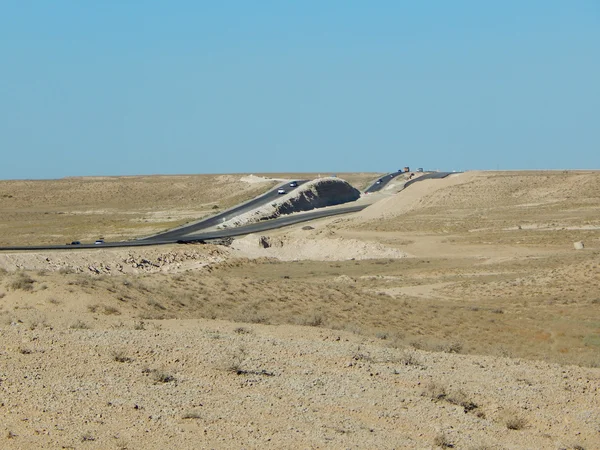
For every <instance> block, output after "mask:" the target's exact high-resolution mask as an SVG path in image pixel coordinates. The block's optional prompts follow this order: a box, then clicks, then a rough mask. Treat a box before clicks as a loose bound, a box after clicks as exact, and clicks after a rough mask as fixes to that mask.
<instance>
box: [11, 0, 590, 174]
mask: <svg viewBox="0 0 600 450" xmlns="http://www.w3.org/2000/svg"><path fill="white" fill-rule="evenodd" d="M0 152H1V158H0V179H21V178H60V177H64V176H78V175H137V174H179V173H185V174H189V173H233V172H244V173H257V172H283V171H285V172H357V171H381V172H387V171H394V170H397V169H399V168H401V167H403V166H405V165H410V166H412V167H424V168H425V169H440V170H468V169H491V170H495V169H505V170H508V169H573V168H588V169H600V1H598V0H589V1H586V0H572V1H567V0H556V1H553V0H540V1H536V0H515V1H512V0H508V1H507V0H502V1H500V0H498V1H479V0H472V1H460V0H454V1H446V0H439V1H428V0H424V1H401V0H390V1H385V0H377V1H366V0H361V1H358V0H356V1H355V0H338V1H336V0H314V1H313V0H295V1H292V0H289V1H285V0H271V1H268V0H260V1H258V0H257V1H249V0H239V1H234V0H223V1H210V2H209V1H201V0H195V1H194V0H189V1H183V0H181V1H167V0H163V1H152V0H102V1H81V0H53V1H47V0H37V1H36V0H31V1H23V0H2V1H1V2H0Z"/></svg>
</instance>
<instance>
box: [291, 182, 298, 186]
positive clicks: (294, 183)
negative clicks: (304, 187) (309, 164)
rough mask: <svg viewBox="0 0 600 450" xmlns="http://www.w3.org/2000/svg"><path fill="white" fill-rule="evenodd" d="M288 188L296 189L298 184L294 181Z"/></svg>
mask: <svg viewBox="0 0 600 450" xmlns="http://www.w3.org/2000/svg"><path fill="white" fill-rule="evenodd" d="M290 187H298V183H297V182H296V181H292V182H291V183H290Z"/></svg>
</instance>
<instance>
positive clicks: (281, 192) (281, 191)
mask: <svg viewBox="0 0 600 450" xmlns="http://www.w3.org/2000/svg"><path fill="white" fill-rule="evenodd" d="M277 193H278V194H279V195H282V194H286V192H285V189H277Z"/></svg>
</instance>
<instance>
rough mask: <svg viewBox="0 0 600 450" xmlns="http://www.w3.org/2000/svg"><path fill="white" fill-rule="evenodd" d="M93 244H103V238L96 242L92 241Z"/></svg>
mask: <svg viewBox="0 0 600 450" xmlns="http://www.w3.org/2000/svg"><path fill="white" fill-rule="evenodd" d="M94 244H96V245H102V244H104V239H98V240H97V241H96V242H94Z"/></svg>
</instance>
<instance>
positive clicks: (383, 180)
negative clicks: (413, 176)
mask: <svg viewBox="0 0 600 450" xmlns="http://www.w3.org/2000/svg"><path fill="white" fill-rule="evenodd" d="M404 173H405V172H392V173H388V174H387V175H384V176H382V177H381V178H379V180H381V182H378V181H379V180H378V181H376V182H375V183H373V184H372V185H371V186H369V187H368V188H367V189H366V190H365V194H372V193H373V192H377V191H380V190H381V189H383V188H384V186H385V185H387V184H388V183H389V182H390V181H392V180H393V179H394V178H396V177H397V176H398V175H403V174H404Z"/></svg>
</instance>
